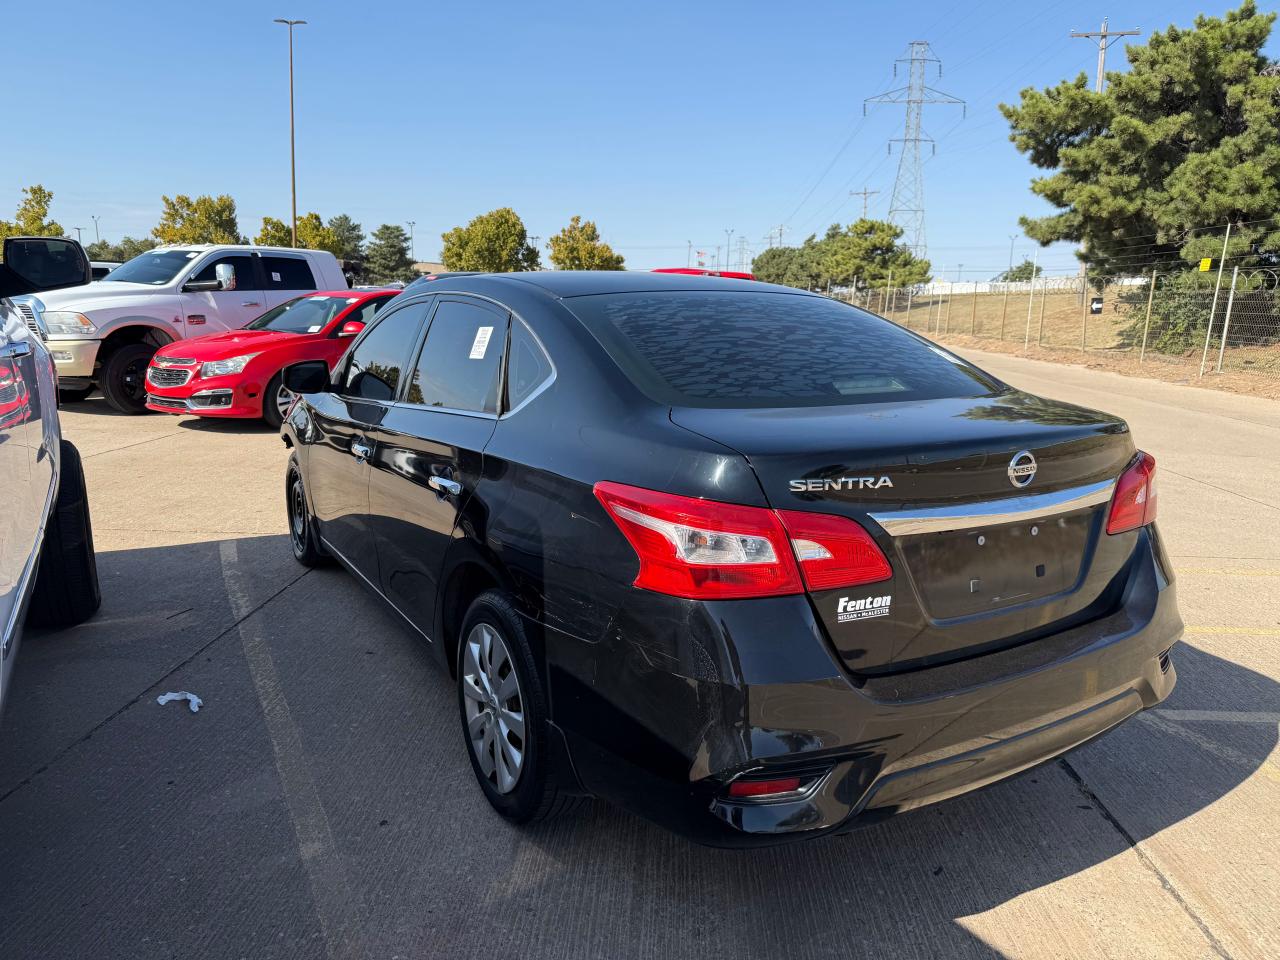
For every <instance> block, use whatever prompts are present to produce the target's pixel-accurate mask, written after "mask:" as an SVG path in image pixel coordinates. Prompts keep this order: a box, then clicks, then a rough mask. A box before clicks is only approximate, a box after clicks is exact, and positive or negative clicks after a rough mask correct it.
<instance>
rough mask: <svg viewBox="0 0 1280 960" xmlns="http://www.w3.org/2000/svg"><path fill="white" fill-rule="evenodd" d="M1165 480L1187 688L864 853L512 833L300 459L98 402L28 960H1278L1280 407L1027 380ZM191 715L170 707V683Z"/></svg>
mask: <svg viewBox="0 0 1280 960" xmlns="http://www.w3.org/2000/svg"><path fill="white" fill-rule="evenodd" d="M973 356H974V358H975V359H976V360H978V361H979V362H980V363H982V364H983V365H985V366H987V367H988V368H989V369H991V370H992V371H993V372H995V373H996V374H998V375H1000V376H1002V377H1004V378H1005V379H1007V380H1008V381H1010V382H1012V383H1014V384H1016V385H1018V386H1021V387H1024V388H1026V389H1030V390H1033V391H1035V392H1039V393H1044V394H1047V395H1050V396H1053V397H1057V398H1060V399H1064V400H1069V401H1072V402H1075V403H1079V404H1083V405H1086V406H1092V407H1099V408H1101V409H1105V410H1108V411H1111V412H1113V413H1118V414H1120V415H1122V416H1124V417H1126V418H1127V419H1128V420H1129V423H1130V425H1131V426H1132V428H1133V430H1134V434H1135V437H1136V439H1137V441H1138V443H1139V445H1140V446H1142V447H1143V448H1144V449H1147V450H1149V451H1151V452H1152V453H1154V454H1155V455H1156V457H1157V460H1158V462H1159V467H1160V483H1161V489H1160V525H1161V528H1162V530H1163V533H1164V536H1165V538H1166V541H1167V543H1168V546H1169V549H1170V552H1171V554H1172V556H1173V560H1174V564H1175V568H1176V569H1177V571H1178V589H1179V595H1180V601H1181V606H1182V612H1183V617H1184V619H1185V620H1186V622H1187V624H1188V632H1187V636H1186V639H1185V642H1184V643H1183V644H1181V645H1180V646H1179V647H1177V648H1176V649H1175V652H1174V661H1175V663H1176V666H1177V670H1178V674H1179V684H1178V688H1177V690H1176V691H1175V693H1174V694H1173V696H1172V697H1171V698H1170V699H1169V700H1168V701H1167V702H1166V703H1165V704H1164V705H1163V706H1162V707H1161V708H1160V709H1158V710H1155V711H1151V712H1148V713H1146V714H1144V715H1142V716H1141V717H1139V718H1137V719H1135V720H1134V721H1132V722H1130V723H1128V724H1126V725H1124V726H1123V727H1122V728H1120V729H1119V730H1117V731H1115V732H1114V733H1112V734H1110V735H1108V736H1107V737H1105V738H1103V739H1102V740H1100V741H1098V742H1095V743H1093V744H1090V745H1089V746H1087V747H1086V748H1084V749H1082V750H1080V751H1077V752H1076V753H1074V754H1072V755H1070V757H1069V758H1068V759H1067V760H1065V761H1058V762H1055V763H1052V764H1049V765H1047V766H1044V767H1041V768H1039V769H1037V770H1035V771H1033V772H1031V773H1030V774H1027V775H1024V776H1022V777H1020V778H1016V779H1014V780H1011V781H1007V782H1004V783H1001V784H997V785H996V786H994V787H991V788H989V789H987V790H985V791H981V792H979V793H976V794H972V795H969V796H966V797H963V798H960V799H957V800H953V801H950V802H947V803H944V804H940V805H938V806H935V807H931V808H926V809H923V810H919V811H916V812H913V813H910V814H906V815H904V816H901V817H897V818H895V819H893V820H891V821H888V822H886V823H884V824H881V825H878V826H875V827H871V828H868V829H865V830H862V831H859V832H856V833H853V834H851V835H849V836H847V837H842V838H835V839H824V840H819V841H815V842H807V843H800V844H795V845H792V846H788V847H782V848H777V849H771V850H764V851H723V850H711V849H705V848H701V847H697V846H694V845H691V844H689V843H687V842H686V841H684V840H681V839H679V838H677V837H674V836H672V835H670V834H668V833H666V832H664V831H663V830H661V829H659V828H657V827H654V826H651V825H649V824H647V823H645V822H643V821H641V820H638V819H636V818H633V817H631V816H628V815H625V814H622V813H619V812H617V811H615V810H613V809H611V808H609V807H606V806H604V805H593V806H591V807H589V808H588V809H587V810H585V811H584V812H581V813H578V814H574V815H571V816H567V817H565V818H562V819H560V820H557V821H553V822H551V823H548V824H545V825H540V826H536V827H534V828H532V829H518V828H514V827H511V826H508V825H507V824H506V823H505V822H503V821H502V820H500V819H499V818H498V817H497V816H496V815H495V814H493V813H491V812H490V810H489V808H488V807H487V805H486V804H485V803H484V801H483V798H482V796H481V794H480V792H479V789H478V788H477V787H476V786H475V784H474V783H473V780H472V776H471V772H470V769H469V766H468V762H467V758H466V755H465V752H464V751H465V747H464V744H463V740H462V736H461V734H460V731H459V728H458V721H457V716H456V705H455V701H454V694H453V690H452V687H451V685H450V683H449V682H448V680H447V679H446V678H445V677H444V676H443V675H441V674H440V673H438V672H437V671H436V669H435V668H434V666H433V665H432V662H431V661H430V659H429V657H428V654H427V652H426V651H425V650H424V649H423V648H422V647H421V646H420V645H419V643H418V642H417V641H416V640H415V639H414V638H413V637H412V636H411V635H410V634H409V633H407V632H406V631H405V630H404V629H402V628H401V627H400V626H399V625H397V623H395V622H394V621H393V620H392V618H391V616H389V615H388V614H386V613H385V612H384V611H383V610H382V609H381V608H380V607H379V606H378V605H376V604H375V603H374V602H373V601H372V600H370V598H369V597H368V596H367V594H366V593H365V592H364V591H363V590H362V589H361V588H360V587H359V586H357V584H356V583H355V581H354V580H353V578H351V577H349V576H347V575H346V574H344V573H342V572H340V571H337V570H319V571H311V572H308V571H305V570H304V569H303V568H302V567H299V566H298V565H296V564H295V563H294V562H293V560H292V557H291V556H290V552H289V547H288V542H287V539H286V536H285V517H284V503H283V468H284V464H285V460H286V456H287V452H286V450H285V449H284V447H283V445H282V444H281V441H280V439H279V437H278V436H277V435H275V434H274V433H272V432H271V431H269V430H266V429H265V428H263V427H259V426H254V425H242V424H230V423H227V424H219V423H208V422H201V421H198V420H196V419H194V418H177V417H171V416H163V415H154V416H147V417H136V418H127V417H121V416H117V415H114V414H112V413H111V412H109V411H108V410H107V409H106V407H105V405H104V403H103V402H102V401H101V399H93V400H90V401H88V402H87V403H83V404H77V405H74V406H70V407H67V408H66V409H65V410H64V414H63V424H64V431H65V433H66V435H67V436H68V437H69V438H71V439H72V440H73V441H74V442H75V443H76V444H77V445H78V446H79V448H80V450H81V453H82V454H83V455H84V458H85V464H86V469H87V474H88V482H89V489H90V495H91V500H92V510H93V523H94V532H95V537H96V540H97V546H98V551H99V552H98V563H99V570H100V574H101V579H102V592H103V598H104V599H103V606H102V610H101V611H100V612H99V614H98V615H97V616H96V617H94V618H93V619H92V620H90V621H89V622H88V623H85V624H83V625H82V626H79V627H77V628H74V629H71V630H66V631H61V632H54V633H32V634H29V635H28V636H27V638H26V639H25V641H24V645H23V647H22V648H21V650H20V652H19V663H18V668H17V672H16V676H15V678H14V684H13V687H12V688H11V692H12V696H11V699H10V702H9V704H8V708H7V712H6V715H5V717H4V718H3V723H2V724H0V957H3V958H5V960H26V958H32V960H37V958H38V960H56V958H84V957H93V958H102V960H106V958H116V957H119V958H130V960H137V958H153V957H157V958H158V957H182V958H184V960H189V958H193V957H197V958H241V957H245V958H260V957H261V958H276V957H281V958H283V957H299V958H312V957H317V958H323V957H330V958H346V957H369V958H377V960H381V958H394V957H402V958H418V957H455V956H462V955H468V956H472V957H496V958H508V957H511V958H516V957H520V958H523V957H530V958H535V957H536V958H541V957H546V958H578V957H600V958H630V957H664V958H666V957H697V958H726V960H730V958H731V960H742V958H745V957H770V958H774V957H797V958H803V957H842V958H850V957H863V956H866V957H878V958H883V957H894V958H897V957H912V958H935V957H946V958H953V957H954V958H958V957H979V958H993V957H1052V958H1057V957H1116V958H1125V960H1132V958H1138V957H1160V958H1182V957H1188V958H1190V957H1196V958H1199V957H1231V958H1246V957H1257V958H1266V957H1276V956H1280V896H1278V895H1277V892H1276V891H1277V887H1278V884H1277V881H1278V880H1280V817H1278V816H1277V814H1276V811H1277V809H1280V754H1278V752H1277V739H1278V737H1280V683H1278V681H1280V655H1278V654H1277V650H1278V649H1280V536H1278V534H1280V491H1278V489H1277V488H1278V484H1277V480H1276V477H1275V471H1276V468H1277V466H1278V465H1280V403H1276V402H1272V401H1265V400H1257V399H1253V398H1248V397H1240V396H1233V395H1228V394H1220V393H1215V392H1212V391H1206V390H1199V389H1194V388H1191V387H1187V386H1181V385H1176V384H1168V383H1158V382H1154V381H1146V380H1138V379H1131V378H1125V377H1121V376H1118V375H1114V374H1108V373H1101V372H1098V371H1092V370H1087V369H1083V368H1072V367H1058V366H1051V365H1049V364H1045V363H1040V362H1036V361H1027V360H1020V359H1016V358H1010V357H1005V356H998V355H981V354H976V353H975V354H973ZM184 690H185V691H192V692H194V693H196V694H198V695H199V696H200V697H201V698H202V699H203V701H204V708H203V709H201V710H200V712H199V713H191V712H190V711H189V710H188V708H187V705H186V704H185V703H183V702H178V703H169V704H167V705H164V706H161V705H158V704H157V703H156V697H157V696H158V695H160V694H163V693H165V692H168V691H184Z"/></svg>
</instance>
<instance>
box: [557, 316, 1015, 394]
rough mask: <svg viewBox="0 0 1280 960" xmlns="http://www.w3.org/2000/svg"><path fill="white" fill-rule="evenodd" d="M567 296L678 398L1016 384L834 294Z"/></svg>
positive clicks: (632, 364) (655, 384)
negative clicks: (832, 297)
mask: <svg viewBox="0 0 1280 960" xmlns="http://www.w3.org/2000/svg"><path fill="white" fill-rule="evenodd" d="M564 303H565V305H566V306H568V307H569V309H570V310H572V311H573V312H574V313H575V314H576V315H577V316H578V317H579V318H580V319H581V320H582V322H583V323H584V324H586V326H587V327H588V328H589V329H590V330H591V331H592V333H594V334H595V335H596V337H597V339H599V340H600V342H601V343H602V344H603V345H604V348H605V349H606V350H607V351H608V352H609V355H610V356H612V357H613V359H614V361H615V362H616V363H617V364H618V366H620V367H621V368H622V370H623V371H624V372H625V373H626V374H627V376H628V377H630V379H631V381H632V382H633V383H635V385H636V386H637V387H639V388H640V389H641V390H643V391H644V392H645V393H647V394H648V395H649V396H650V397H652V398H653V399H655V400H657V401H659V402H660V403H666V404H671V405H672V406H691V407H812V406H838V405H842V404H859V403H882V402H886V401H893V400H931V399H937V398H940V397H977V396H983V395H988V394H993V393H998V392H1001V391H1003V390H1004V389H1006V388H1005V387H1004V386H1003V385H1002V384H1000V383H999V382H998V381H996V380H993V379H991V378H990V377H987V376H986V375H984V374H983V373H982V372H981V371H979V370H977V369H976V368H974V367H971V366H969V365H968V364H966V363H964V362H963V361H962V360H960V359H959V358H957V357H954V356H952V355H951V354H949V353H947V352H946V351H945V350H943V349H942V348H940V347H934V346H933V345H931V344H929V343H926V342H924V341H922V340H920V339H918V338H917V337H915V336H913V335H911V334H910V333H907V332H906V331H905V330H903V329H902V328H900V327H898V326H896V325H894V324H892V323H890V322H889V321H887V320H882V319H881V318H879V317H876V316H873V315H872V314H869V313H866V312H864V311H862V310H859V309H857V308H855V307H851V306H848V305H847V304H843V303H839V302H837V301H835V300H829V299H827V298H826V297H814V296H802V295H793V294H785V293H768V292H763V291H761V292H750V293H744V292H736V291H735V292H724V293H713V292H676V291H673V292H655V293H624V294H605V295H600V296H591V297H574V298H571V299H568V300H565V301H564Z"/></svg>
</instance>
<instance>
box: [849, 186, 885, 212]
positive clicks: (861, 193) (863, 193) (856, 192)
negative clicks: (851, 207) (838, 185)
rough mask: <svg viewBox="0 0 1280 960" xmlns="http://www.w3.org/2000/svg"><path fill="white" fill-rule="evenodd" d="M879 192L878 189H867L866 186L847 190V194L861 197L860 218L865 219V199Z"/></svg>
mask: <svg viewBox="0 0 1280 960" xmlns="http://www.w3.org/2000/svg"><path fill="white" fill-rule="evenodd" d="M879 192H880V191H879V190H868V189H867V188H866V187H863V188H862V189H861V190H850V191H849V196H851V197H861V198H862V219H863V220H865V219H867V199H868V198H869V197H873V196H875V195H876V194H877V193H879Z"/></svg>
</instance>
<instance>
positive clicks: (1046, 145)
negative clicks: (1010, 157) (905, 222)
mask: <svg viewBox="0 0 1280 960" xmlns="http://www.w3.org/2000/svg"><path fill="white" fill-rule="evenodd" d="M1275 17H1276V15H1275V14H1274V13H1261V14H1260V13H1259V12H1258V10H1257V7H1256V5H1255V3H1254V2H1253V0H1245V2H1244V3H1242V4H1241V5H1240V7H1239V8H1238V9H1236V10H1233V11H1230V12H1228V13H1227V14H1226V16H1225V17H1224V18H1221V19H1219V18H1215V17H1207V16H1199V17H1197V18H1196V21H1195V27H1194V28H1193V29H1190V30H1187V29H1181V28H1178V27H1175V26H1171V27H1169V28H1168V29H1167V30H1165V31H1164V32H1163V33H1161V32H1156V33H1153V34H1152V35H1151V37H1150V39H1149V40H1148V42H1147V43H1146V44H1145V45H1135V46H1130V47H1128V48H1127V50H1126V53H1127V56H1128V60H1129V67H1130V69H1129V71H1128V72H1127V73H1112V74H1109V75H1108V77H1107V80H1108V87H1107V89H1106V91H1105V92H1103V93H1095V92H1094V91H1093V90H1092V89H1091V88H1090V84H1089V81H1088V79H1087V78H1086V77H1085V75H1084V74H1081V75H1079V76H1078V77H1076V79H1075V80H1070V81H1063V82H1062V83H1060V84H1058V85H1057V86H1056V87H1051V88H1049V89H1046V90H1042V91H1041V90H1035V89H1032V88H1027V89H1026V90H1023V91H1022V98H1021V103H1020V104H1018V105H1016V106H1014V105H1008V104H1001V106H1000V110H1001V112H1002V113H1003V114H1004V116H1005V117H1006V118H1007V119H1008V121H1009V124H1010V127H1011V128H1012V134H1011V136H1010V139H1011V140H1012V141H1013V143H1014V145H1015V146H1016V147H1017V149H1018V150H1019V151H1021V152H1022V153H1025V154H1026V155H1027V156H1028V158H1029V159H1030V160H1031V162H1032V163H1033V164H1035V165H1036V166H1037V167H1040V168H1041V169H1044V170H1048V171H1051V173H1049V174H1048V175H1047V176H1044V177H1040V178H1038V179H1035V180H1033V181H1032V184H1031V189H1032V192H1034V193H1035V194H1037V195H1038V196H1040V197H1043V198H1044V199H1045V200H1047V201H1049V203H1051V204H1052V205H1053V206H1055V207H1057V208H1058V210H1059V212H1058V213H1056V214H1053V215H1051V216H1046V217H1023V218H1022V220H1021V223H1022V226H1023V229H1024V230H1025V231H1026V233H1027V236H1029V237H1031V238H1033V239H1035V240H1038V241H1039V242H1040V243H1042V244H1045V243H1051V242H1053V241H1058V240H1068V241H1076V242H1083V243H1084V244H1085V246H1086V249H1087V254H1086V256H1087V260H1088V262H1089V264H1090V266H1091V267H1094V268H1096V269H1097V270H1098V272H1099V273H1106V274H1124V273H1137V272H1140V271H1141V269H1142V266H1143V264H1144V263H1148V262H1151V261H1160V262H1168V261H1169V260H1175V259H1178V258H1181V259H1182V260H1184V261H1187V262H1194V261H1196V260H1199V259H1200V258H1201V257H1209V256H1218V255H1220V253H1221V247H1222V240H1223V231H1222V227H1223V225H1224V224H1227V223H1230V224H1232V238H1231V242H1230V247H1229V251H1228V252H1229V255H1231V256H1236V257H1242V258H1246V259H1245V260H1244V262H1245V263H1248V262H1249V260H1248V259H1247V258H1248V257H1249V256H1250V255H1251V254H1254V253H1256V252H1257V251H1259V250H1268V251H1271V250H1277V249H1280V229H1278V228H1277V225H1276V222H1275V221H1274V220H1273V219H1272V218H1274V216H1275V211H1276V210H1277V208H1280V76H1278V75H1277V74H1276V71H1275V70H1274V69H1271V66H1272V65H1271V63H1270V62H1269V60H1268V59H1267V57H1266V56H1264V55H1263V53H1262V49H1263V46H1264V44H1265V43H1266V42H1267V38H1268V36H1269V35H1270V33H1271V26H1272V23H1273V21H1274V20H1275ZM1257 221H1270V222H1263V223H1259V222H1257ZM1206 226H1213V227H1216V229H1214V230H1209V231H1205V230H1203V229H1200V228H1204V227H1206Z"/></svg>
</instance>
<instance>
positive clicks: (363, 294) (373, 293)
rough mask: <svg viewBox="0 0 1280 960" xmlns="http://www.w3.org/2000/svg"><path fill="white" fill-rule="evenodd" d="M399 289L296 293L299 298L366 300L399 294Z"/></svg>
mask: <svg viewBox="0 0 1280 960" xmlns="http://www.w3.org/2000/svg"><path fill="white" fill-rule="evenodd" d="M399 293H400V291H399V290H387V289H381V290H313V291H312V292H311V293H300V294H298V298H299V299H304V300H305V299H306V298H307V297H343V298H345V299H348V300H368V299H369V298H370V297H384V296H386V295H387V294H399Z"/></svg>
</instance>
